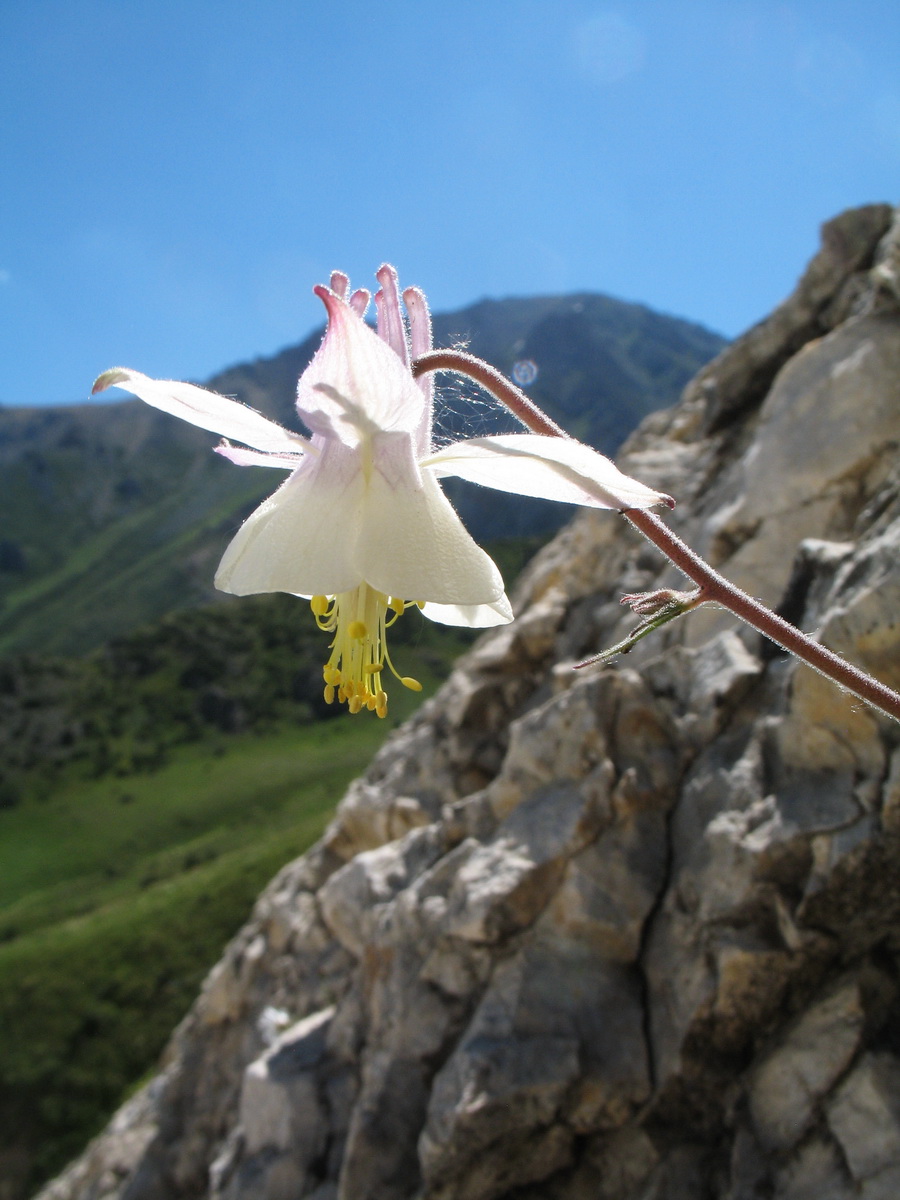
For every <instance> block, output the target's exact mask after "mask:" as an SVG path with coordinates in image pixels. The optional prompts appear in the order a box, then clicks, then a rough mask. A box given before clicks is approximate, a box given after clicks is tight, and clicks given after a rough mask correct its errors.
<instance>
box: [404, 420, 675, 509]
mask: <svg viewBox="0 0 900 1200" xmlns="http://www.w3.org/2000/svg"><path fill="white" fill-rule="evenodd" d="M420 465H421V466H422V467H423V468H429V469H430V470H432V471H434V473H435V474H436V475H438V476H439V477H445V476H448V475H456V476H459V478H460V479H468V480H469V481H470V482H471V483H480V484H482V485H483V486H485V487H490V488H496V489H497V490H498V491H501V492H515V493H518V494H519V495H520V496H537V497H540V498H541V499H544V500H560V501H563V502H564V503H567V504H582V505H588V506H590V507H593V508H612V509H616V510H618V511H619V512H622V511H625V510H626V509H629V508H652V507H653V505H655V504H666V505H668V506H669V507H672V505H674V501H673V500H672V498H671V496H667V495H666V494H665V493H664V492H657V491H655V490H654V489H653V488H649V487H647V486H646V485H645V484H643V483H640V482H639V481H638V480H637V479H631V478H630V477H629V476H627V475H623V474H622V472H621V471H620V470H619V468H618V467H617V466H616V465H615V463H613V462H612V461H611V460H610V459H608V458H604V456H603V455H602V454H598V453H597V451H596V450H592V449H591V448H590V446H585V445H583V444H582V443H581V442H576V441H575V440H574V439H571V438H558V437H544V436H543V435H541V434H537V433H507V434H502V435H499V436H497V437H484V438H472V439H470V440H469V441H465V442H456V443H454V444H453V445H450V446H445V447H444V448H443V449H442V450H439V451H437V452H436V453H435V454H432V455H430V456H429V457H428V458H426V459H423V460H422V462H421V464H420Z"/></svg>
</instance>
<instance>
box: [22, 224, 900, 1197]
mask: <svg viewBox="0 0 900 1200" xmlns="http://www.w3.org/2000/svg"><path fill="white" fill-rule="evenodd" d="M892 221H894V214H893V213H892V211H891V209H890V208H888V207H887V206H872V207H869V208H866V209H861V210H857V211H853V212H849V213H845V214H843V215H842V216H841V217H839V218H837V219H836V220H835V221H832V222H831V223H830V224H829V225H827V226H826V227H825V230H824V236H823V248H822V250H821V252H820V253H819V255H818V257H817V258H816V259H815V260H814V261H813V263H812V264H811V265H810V267H809V269H808V271H807V273H806V275H805V276H804V278H803V279H802V280H801V282H800V284H799V286H798V288H797V290H796V292H795V293H794V295H793V296H792V297H790V298H789V299H788V301H786V303H785V304H784V305H783V306H782V307H781V308H780V309H778V310H777V311H776V312H775V313H774V314H773V316H772V317H770V318H769V319H768V320H767V321H766V322H764V323H763V324H762V325H760V326H759V327H757V328H756V329H754V330H751V331H750V332H749V333H748V334H747V335H746V336H745V337H743V338H742V339H740V340H739V341H738V342H737V343H735V345H734V346H733V347H731V348H730V349H729V350H728V351H726V352H725V353H724V354H723V355H722V356H721V357H720V358H719V359H718V360H716V361H715V362H714V363H712V364H711V365H710V366H709V367H708V368H706V369H705V370H704V371H703V372H702V373H701V375H700V376H699V377H698V378H697V379H696V380H695V381H694V383H693V384H692V385H691V386H690V387H689V388H688V389H687V391H686V393H685V396H684V398H683V400H682V402H681V403H680V404H679V405H678V406H677V407H676V408H675V409H673V410H671V411H669V412H667V413H665V414H658V415H655V416H653V417H651V418H650V419H649V420H648V421H647V422H645V424H644V426H643V427H642V428H641V430H640V431H639V432H638V433H637V435H635V436H634V437H633V438H632V440H631V441H630V442H629V443H628V445H627V447H626V453H625V455H624V459H623V465H624V469H625V470H626V471H628V472H629V473H630V474H633V475H636V476H638V477H639V478H641V479H643V480H645V481H646V482H647V483H649V484H651V485H653V486H657V487H660V488H663V489H664V490H666V491H668V492H671V493H672V494H674V495H675V496H677V497H678V498H679V506H678V508H677V509H676V511H675V513H674V514H673V516H672V518H671V519H672V522H673V524H674V525H675V527H676V528H678V529H679V532H682V533H683V534H684V535H685V536H686V537H687V539H688V541H689V542H690V543H691V544H693V545H695V546H696V547H697V548H698V549H700V550H701V551H702V552H705V553H707V554H708V555H709V556H710V557H711V558H712V560H713V561H714V562H715V564H716V565H717V566H718V567H719V568H720V569H722V570H723V571H724V573H725V574H727V575H728V576H729V577H731V578H733V579H734V580H735V581H736V582H738V583H740V584H742V585H743V586H746V587H748V588H749V590H751V591H752V592H754V593H755V594H757V595H759V596H761V598H763V599H764V600H766V601H768V602H770V603H773V604H776V605H778V606H779V607H780V609H781V611H782V612H783V613H784V615H785V616H786V617H787V618H788V619H790V620H792V621H794V622H795V623H797V624H798V625H800V626H801V627H803V628H804V629H808V630H811V631H815V632H816V633H817V635H818V636H819V638H820V639H821V640H822V641H824V642H825V643H827V644H828V645H829V646H831V647H833V648H834V649H836V650H838V651H839V652H841V653H843V654H845V655H847V656H848V657H850V658H851V659H853V660H854V661H857V662H859V663H860V664H861V665H863V666H864V667H865V668H867V669H869V670H871V671H872V672H873V673H874V674H876V675H877V676H879V677H880V678H882V679H884V680H885V681H886V682H888V683H890V684H892V685H893V686H894V687H897V686H898V685H900V620H898V613H900V567H898V561H900V559H898V549H900V489H898V476H900V471H898V466H897V445H898V442H900V404H898V380H900V308H898V289H897V286H896V280H897V267H896V263H897V251H896V246H897V244H898V233H897V231H898V230H900V224H898V223H894V224H893V225H892ZM677 582H678V577H677V574H676V573H674V572H673V571H672V570H671V569H670V568H667V567H666V566H665V565H664V564H662V563H661V561H660V559H659V556H658V555H657V553H656V551H655V550H653V549H652V548H651V547H649V546H647V545H645V544H643V543H642V542H640V541H639V540H638V539H637V537H636V535H634V534H633V532H632V531H631V530H630V529H629V528H627V527H626V526H625V524H624V523H623V522H621V521H619V520H617V519H616V518H615V517H614V516H613V515H611V514H603V513H587V512H585V513H581V514H580V515H578V516H577V517H576V518H575V520H574V521H573V522H572V524H571V525H569V526H568V527H567V528H566V529H565V530H564V531H563V532H562V533H561V534H560V536H559V537H558V538H557V539H556V540H555V541H554V542H553V543H552V544H551V545H550V546H549V547H547V548H546V549H545V550H544V551H543V552H542V554H541V555H540V556H539V557H538V559H537V560H535V562H534V563H533V564H532V565H531V567H530V568H529V570H528V571H527V573H526V575H525V577H524V578H523V580H522V581H521V584H520V586H519V590H518V595H517V597H516V603H517V610H518V612H519V614H520V615H519V617H518V619H517V620H516V622H515V623H514V624H513V625H511V626H508V627H505V628H503V629H500V630H497V631H492V632H491V633H489V634H488V635H487V636H486V637H485V638H483V639H482V641H481V642H479V643H478V645H477V646H476V647H475V649H474V650H473V651H472V652H471V653H470V654H469V655H468V656H467V658H466V659H465V660H464V661H463V662H461V663H460V664H459V667H458V669H457V670H456V671H455V672H454V674H453V676H452V677H451V679H450V680H449V681H448V683H447V684H446V686H445V687H444V688H443V690H442V691H441V692H440V694H439V695H438V696H437V697H436V698H435V699H434V700H432V701H430V702H429V703H428V704H427V705H426V706H425V707H424V708H423V709H422V710H421V711H420V712H419V714H418V715H417V716H416V717H415V718H414V719H413V720H412V721H411V722H410V723H409V724H407V725H406V726H404V727H403V728H402V729H400V730H399V731H398V732H397V733H396V734H395V735H394V736H393V737H392V738H391V739H390V740H389V741H388V743H387V744H386V746H385V747H384V749H383V750H382V751H381V752H380V753H379V754H378V756H377V757H376V759H375V760H374V762H373V763H372V766H371V767H370V769H369V771H368V772H367V773H366V775H365V776H364V777H363V778H361V779H360V780H358V781H357V782H356V783H355V784H354V785H353V786H352V787H351V788H350V790H349V793H348V794H347V796H346V797H345V798H344V800H343V801H342V802H341V804H340V806H339V808H338V810H337V814H336V816H335V819H334V821H333V823H332V825H331V827H330V828H329V830H328V832H327V834H326V836H325V838H324V839H323V841H322V842H321V843H320V844H319V845H317V846H316V847H315V848H314V849H313V850H312V851H311V852H310V853H309V854H307V855H306V856H305V857H304V858H302V859H300V860H298V861H297V862H294V863H292V864H291V865H290V866H288V867H286V868H285V869H284V870H283V871H282V872H281V873H280V874H279V875H278V877H277V878H276V879H275V880H274V881H273V882H272V884H271V885H270V886H269V888H268V889H267V890H266V892H265V893H264V894H263V896H262V897H261V898H260V900H259V902H258V904H257V907H256V910H255V912H254V915H253V918H252V920H251V921H250V922H249V923H248V925H247V926H246V927H245V929H243V930H242V931H241V933H240V934H239V935H238V936H237V938H236V939H235V940H234V942H233V943H232V944H231V945H230V946H229V948H228V950H227V952H226V953H225V955H224V957H223V959H222V960H221V962H220V963H219V964H218V965H217V967H216V968H215V969H214V970H213V972H212V973H211V975H210V976H209V978H208V979H207V981H206V984H205V986H204V989H203V993H202V995H201V996H200V997H199V999H198V1000H197V1002H196V1004H195V1006H194V1008H193V1010H192V1011H191V1013H190V1015H189V1016H188V1017H187V1019H186V1020H185V1021H184V1023H183V1024H182V1026H181V1027H180V1028H179V1029H178V1030H177V1032H176V1034H175V1035H174V1037H173V1040H172V1043H171V1045H170V1048H169V1050H168V1053H167V1056H166V1059H165V1062H164V1064H163V1067H162V1070H161V1072H160V1074H159V1076H158V1077H157V1078H156V1079H154V1080H153V1081H152V1082H151V1083H150V1084H149V1086H148V1087H146V1088H145V1089H144V1090H143V1091H142V1092H141V1093H139V1094H138V1095H137V1096H136V1097H135V1098H134V1099H132V1100H131V1101H130V1103H129V1104H128V1105H127V1106H126V1107H125V1108H124V1109H123V1110H122V1111H121V1112H120V1113H119V1114H118V1115H117V1116H116V1118H115V1120H114V1121H113V1123H112V1125H111V1126H110V1128H109V1129H108V1130H107V1132H106V1133H104V1134H103V1135H102V1136H101V1137H100V1138H99V1139H97V1141H96V1142H95V1143H94V1144H93V1145H92V1146H91V1147H90V1148H89V1149H88V1151H87V1152H86V1153H85V1155H84V1156H83V1157H82V1158H81V1159H80V1160H79V1161H78V1162H76V1163H75V1164H73V1165H72V1167H70V1168H69V1170H68V1171H67V1172H66V1173H65V1174H64V1175H63V1176H62V1177H61V1178H59V1179H58V1180H56V1181H55V1182H54V1183H53V1184H51V1185H50V1186H49V1187H47V1188H46V1189H45V1191H44V1192H43V1193H42V1196H43V1198H44V1200H113V1197H115V1198H117V1200H177V1198H188V1197H201V1196H202V1197H208V1198H209V1200H288V1198H291V1200H304V1198H309V1200H514V1198H515V1200H676V1198H682V1197H685V1198H686V1197H691V1198H692V1200H693V1198H698V1200H700V1198H704V1197H707V1198H713V1197H715V1198H716V1200H754V1198H759V1200H762V1198H763V1197H774V1198H776V1200H805V1198H807V1197H816V1198H817V1200H826V1198H828V1200H842V1198H844V1197H847V1198H849V1197H864V1198H865V1200H893V1198H894V1197H896V1196H897V1195H898V1194H900V1042H898V1039H897V1033H896V1031H897V1028H898V1017H900V980H898V954H900V933H898V929H900V924H898V918H900V727H898V725H897V724H896V723H895V722H893V721H891V720H890V719H888V718H887V717H883V716H881V715H880V714H878V713H877V712H874V711H872V710H870V709H868V708H866V707H865V706H864V705H862V704H861V703H859V702H857V701H856V700H854V699H852V698H850V697H848V696H847V695H845V694H842V693H841V692H840V691H839V690H838V689H837V688H836V687H835V686H834V685H833V684H831V683H830V682H829V681H827V680H824V679H822V678H820V677H819V676H818V675H816V674H814V673H813V672H811V671H810V670H809V669H807V668H806V667H803V666H798V665H797V663H796V662H794V661H793V660H791V659H789V658H788V657H787V656H785V655H784V654H782V653H781V652H780V651H778V650H777V649H776V648H774V647H773V646H771V644H769V643H765V642H763V640H762V639H761V638H760V637H759V636H758V635H756V634H754V633H752V631H748V630H745V629H740V628H737V627H736V626H735V623H734V621H733V620H732V619H730V618H729V617H728V616H727V614H722V613H709V614H706V613H703V612H700V613H696V614H693V615H692V616H691V617H689V618H687V619H685V620H684V621H681V622H678V623H675V624H674V625H671V626H668V627H666V629H665V630H664V631H662V632H661V633H660V634H658V635H657V636H656V638H655V640H654V639H647V640H645V641H643V642H641V643H640V644H639V645H638V647H637V648H636V649H635V650H634V651H633V652H632V653H631V654H630V655H628V656H627V657H626V658H624V659H622V660H620V661H619V663H618V664H616V665H615V666H614V667H612V668H606V669H600V668H588V669H586V670H582V671H578V670H574V669H573V666H574V664H575V663H577V662H578V661H579V659H580V658H582V657H584V656H585V655H586V654H589V653H591V652H592V651H595V650H597V649H599V648H601V647H603V646H606V645H610V644H613V643H614V642H615V641H616V640H618V639H619V638H620V637H621V636H622V634H623V632H624V631H625V629H627V628H628V627H629V625H630V623H631V621H632V620H633V618H630V617H627V616H623V610H622V609H621V606H620V605H619V603H618V598H619V595H620V593H621V592H623V591H635V590H642V589H648V588H651V587H657V586H663V585H672V584H676V585H677Z"/></svg>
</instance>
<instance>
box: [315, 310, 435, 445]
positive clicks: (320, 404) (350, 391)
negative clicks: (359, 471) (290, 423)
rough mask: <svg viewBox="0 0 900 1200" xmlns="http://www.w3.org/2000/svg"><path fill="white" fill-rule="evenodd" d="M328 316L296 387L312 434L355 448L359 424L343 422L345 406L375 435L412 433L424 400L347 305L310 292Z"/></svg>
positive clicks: (392, 356) (392, 355)
mask: <svg viewBox="0 0 900 1200" xmlns="http://www.w3.org/2000/svg"><path fill="white" fill-rule="evenodd" d="M313 290H314V291H315V293H316V295H317V296H319V298H320V299H321V300H322V301H323V302H324V304H325V307H326V309H327V310H328V327H327V329H326V331H325V338H324V340H323V342H322V345H321V346H320V347H319V349H318V350H317V351H316V354H315V357H314V358H313V360H312V362H311V363H310V364H309V366H308V367H307V368H306V370H305V371H304V372H303V374H302V375H301V376H300V381H299V383H298V384H297V408H298V410H299V412H300V415H301V417H302V418H303V420H304V421H306V423H307V424H308V425H309V427H310V428H311V429H312V430H313V431H314V432H318V433H321V434H322V435H323V436H325V437H330V438H334V437H337V438H339V439H340V440H341V441H343V442H344V443H345V444H346V445H348V446H356V445H358V444H359V432H358V424H359V422H358V421H356V422H355V423H354V421H351V420H348V418H347V412H348V407H347V405H346V404H343V405H342V404H340V403H336V402H335V400H334V399H333V398H332V395H331V394H329V392H328V391H322V390H320V387H321V385H324V386H325V388H326V389H331V392H332V393H333V392H336V393H339V394H340V395H341V396H343V397H344V398H345V399H346V401H349V403H350V405H352V406H353V408H354V410H355V411H356V412H358V413H363V414H365V417H366V418H367V420H368V421H370V422H371V424H372V425H373V426H374V427H376V428H378V429H388V430H413V429H415V428H416V427H417V426H418V424H419V422H420V419H421V415H422V405H423V397H422V393H421V392H420V391H419V389H418V388H417V387H416V385H415V381H414V380H413V378H412V376H411V375H410V373H409V371H408V370H406V369H405V368H404V366H403V364H402V363H401V361H400V359H399V358H398V357H397V355H396V354H395V353H394V352H393V350H391V348H390V346H388V345H387V343H386V342H383V341H382V340H381V338H379V337H378V335H377V334H376V333H375V332H374V331H373V330H372V329H370V328H369V326H368V325H367V324H366V323H365V321H363V320H362V319H361V318H360V317H359V316H357V314H356V313H355V312H354V311H353V309H352V308H350V306H349V305H348V304H345V303H344V301H343V300H339V299H338V297H337V296H336V295H335V294H334V292H331V291H329V290H328V288H325V287H321V286H319V287H316V288H314V289H313Z"/></svg>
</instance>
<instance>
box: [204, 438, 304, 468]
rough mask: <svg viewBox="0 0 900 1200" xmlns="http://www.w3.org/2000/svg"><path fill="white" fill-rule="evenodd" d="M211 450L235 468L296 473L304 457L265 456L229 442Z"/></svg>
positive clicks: (287, 455)
mask: <svg viewBox="0 0 900 1200" xmlns="http://www.w3.org/2000/svg"><path fill="white" fill-rule="evenodd" d="M213 449H214V450H215V452H216V454H221V455H222V457H223V458H227V459H228V461H229V462H233V463H234V464H235V466H237V467H278V468H279V469H280V470H282V471H296V470H297V468H298V467H299V466H300V464H301V463H302V462H303V457H304V456H303V455H302V454H266V452H265V451H264V450H247V449H245V448H244V447H243V446H232V444H231V442H222V443H221V444H220V445H218V446H214V447H213Z"/></svg>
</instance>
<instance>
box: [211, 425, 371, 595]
mask: <svg viewBox="0 0 900 1200" xmlns="http://www.w3.org/2000/svg"><path fill="white" fill-rule="evenodd" d="M359 466H360V464H359V459H358V456H357V455H356V454H355V453H354V452H353V451H350V450H348V449H347V448H346V447H344V446H341V445H340V443H333V444H332V445H330V446H326V447H325V448H324V449H323V451H322V453H321V455H320V456H319V457H318V458H316V459H313V458H309V459H307V460H306V462H305V463H304V464H303V466H302V467H301V468H300V470H298V471H295V472H294V474H293V475H291V476H290V478H288V479H286V480H285V482H284V483H283V484H282V485H281V487H280V488H279V489H278V491H277V492H275V493H274V495H272V496H270V497H269V498H268V500H266V501H264V502H263V503H262V504H261V505H260V506H259V508H258V509H256V511H255V512H254V513H252V514H251V515H250V516H249V517H248V518H247V520H246V521H245V522H244V524H243V525H242V526H241V528H240V529H239V530H238V532H237V534H236V536H235V537H234V539H233V540H232V542H231V544H230V545H229V547H228V549H227V550H226V551H225V554H224V556H223V558H222V562H221V563H220V564H219V570H218V571H217V573H216V587H217V588H220V589H221V590H222V591H223V592H234V593H235V594H236V595H238V596H247V595H251V594H253V593H256V592H293V593H295V594H298V595H306V596H314V595H319V594H322V595H326V596H332V595H335V594H336V593H337V592H347V591H350V590H351V589H352V588H355V587H358V586H359V584H360V583H362V582H363V576H362V575H361V574H360V572H359V569H358V566H357V564H356V563H355V562H354V559H353V550H354V547H355V545H356V543H357V541H358V537H359V526H360V520H361V513H362V509H363V503H364V498H365V497H364V489H365V484H364V479H363V475H362V472H361V471H360V469H359Z"/></svg>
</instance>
